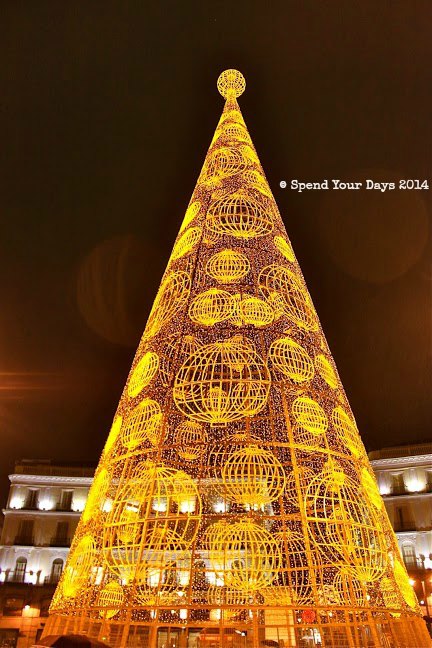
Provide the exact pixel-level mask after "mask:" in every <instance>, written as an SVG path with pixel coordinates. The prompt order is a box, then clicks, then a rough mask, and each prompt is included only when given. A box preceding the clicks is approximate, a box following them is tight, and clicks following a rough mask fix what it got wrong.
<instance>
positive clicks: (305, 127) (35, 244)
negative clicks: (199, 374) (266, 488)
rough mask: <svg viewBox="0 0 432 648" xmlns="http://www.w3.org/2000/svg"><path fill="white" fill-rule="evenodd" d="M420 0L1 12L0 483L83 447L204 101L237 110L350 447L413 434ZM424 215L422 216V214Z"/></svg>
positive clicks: (422, 412) (424, 206) (425, 393)
mask: <svg viewBox="0 0 432 648" xmlns="http://www.w3.org/2000/svg"><path fill="white" fill-rule="evenodd" d="M431 20H432V5H431V3H430V2H428V1H425V2H398V1H395V2H391V3H390V2H378V3H377V2H375V1H373V2H369V1H365V0H362V1H361V2H360V1H359V2H357V1H354V0H352V1H351V2H342V1H340V2H331V1H329V2H320V1H319V0H316V1H314V2H311V1H307V0H303V1H296V2H293V1H291V0H288V1H284V2H275V1H273V2H270V3H263V2H261V1H260V2H242V1H237V2H230V3H228V2H187V1H185V0H183V1H182V2H156V3H150V2H142V1H141V0H139V1H136V2H123V1H118V2H112V1H111V0H104V1H103V2H98V1H93V2H79V1H75V2H58V0H53V1H52V2H43V1H42V0H39V1H38V2H32V1H28V2H24V1H17V0H11V1H9V2H8V1H6V0H4V1H3V2H2V3H1V7H0V151H1V153H0V164H1V168H0V210H1V211H0V221H1V229H0V277H1V294H0V298H1V303H0V370H1V387H0V425H1V427H0V443H1V452H0V487H1V488H2V489H3V493H4V492H5V488H6V485H7V479H6V476H7V474H8V472H10V470H11V469H12V466H13V461H14V460H15V459H16V458H21V457H28V458H53V459H58V460H67V459H70V460H86V461H87V460H92V459H94V460H96V459H97V458H98V456H99V453H100V451H101V448H102V445H103V443H104V440H105V438H106V435H107V431H108V428H109V425H110V420H111V417H112V415H113V413H114V411H115V408H116V405H117V401H118V399H119V396H120V393H121V390H122V387H123V384H124V381H125V379H126V376H127V373H128V370H129V366H130V363H131V361H132V357H133V354H134V351H135V347H136V345H137V343H138V340H139V337H140V334H141V331H142V330H143V328H144V325H145V321H146V318H147V314H148V312H149V308H150V306H151V303H152V300H153V297H154V295H155V292H156V290H157V287H158V284H159V280H160V277H161V274H162V272H163V270H164V267H165V264H166V262H167V259H168V255H169V253H170V250H171V247H172V244H173V240H174V238H175V235H176V232H177V230H178V227H179V225H180V222H181V219H182V217H183V214H184V211H185V208H186V205H187V202H188V200H189V197H190V194H191V193H192V190H193V187H194V185H195V182H196V179H197V176H198V173H199V170H200V168H201V165H202V162H203V159H204V155H205V153H206V150H207V147H208V145H209V142H210V140H211V137H212V135H213V132H214V129H215V126H216V123H217V121H218V119H219V116H220V112H221V110H222V106H223V102H222V98H221V97H220V95H219V94H218V93H217V91H216V79H217V77H218V75H219V73H220V72H221V71H222V70H224V69H225V68H227V67H236V68H238V69H240V70H241V71H242V72H243V74H244V75H245V77H246V81H247V89H246V92H245V94H244V95H243V96H242V97H241V100H240V103H241V108H242V111H243V115H244V117H245V119H246V123H247V125H248V127H249V131H250V133H251V136H252V138H253V140H254V143H255V146H256V148H257V150H258V154H259V155H260V158H261V161H262V163H263V166H264V169H265V171H266V174H267V176H268V179H269V182H270V185H271V187H272V189H273V192H274V194H275V198H276V200H277V202H278V205H279V208H280V210H281V213H282V215H283V217H284V220H285V224H286V227H287V230H288V234H289V236H290V238H291V240H292V243H293V246H294V249H295V251H296V253H297V256H298V258H299V261H300V264H301V267H302V269H303V272H304V275H305V277H306V281H307V283H308V286H309V290H310V292H311V295H312V297H313V299H314V302H315V305H316V307H317V310H318V314H319V316H320V319H321V322H322V325H323V328H324V331H325V332H326V335H327V339H328V341H329V344H330V348H331V349H332V351H333V354H334V357H335V359H336V363H337V365H338V367H339V370H340V374H341V377H342V380H343V382H344V385H345V388H346V391H347V393H348V397H349V399H350V401H351V405H352V408H353V410H354V413H355V415H356V418H357V421H358V424H359V428H360V431H361V433H362V436H363V439H364V441H365V443H366V446H367V448H368V449H374V448H379V447H382V446H384V445H392V444H398V443H407V442H418V441H421V440H426V439H428V438H430V437H431V407H430V395H431V387H432V378H431V376H432V362H431V329H432V327H431V306H432V299H431V295H432V292H431V287H432V283H431V274H432V273H431V262H430V259H431V242H430V241H431V237H430V227H428V221H430V212H431V197H432V190H429V191H411V192H402V191H393V192H390V193H389V192H387V193H380V192H376V191H365V190H364V191H361V192H349V193H347V192H345V193H343V192H335V191H328V192H325V191H321V192H320V191H315V192H309V193H307V192H305V193H301V194H298V193H295V192H293V191H291V190H289V189H285V190H282V189H280V187H279V181H280V180H282V179H285V180H287V181H289V180H290V179H291V178H298V179H302V180H309V181H312V180H322V179H324V178H329V179H330V178H344V179H348V180H358V179H361V178H363V179H365V178H374V179H376V180H378V181H386V180H388V181H393V180H395V179H397V180H398V179H399V178H419V179H421V180H422V179H425V178H427V179H428V180H429V182H431V181H432V173H431V170H432V160H431V151H432V147H431V140H432V128H431V124H432V118H431V112H432V110H431V109H432V105H431V104H432V78H431V77H432V72H431V70H432V68H431V60H432V40H431V37H430V25H431ZM429 225H430V222H429Z"/></svg>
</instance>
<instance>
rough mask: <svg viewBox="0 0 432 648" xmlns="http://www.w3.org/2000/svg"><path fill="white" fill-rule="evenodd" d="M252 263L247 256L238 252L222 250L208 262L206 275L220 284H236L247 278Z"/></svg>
mask: <svg viewBox="0 0 432 648" xmlns="http://www.w3.org/2000/svg"><path fill="white" fill-rule="evenodd" d="M249 270H250V262H249V259H248V258H247V256H246V255H245V254H243V253H242V252H238V251H236V250H222V252H218V253H217V254H214V255H213V256H212V257H210V259H209V260H208V261H207V265H206V273H207V274H208V275H209V276H210V277H212V279H215V280H216V281H218V282H220V283H226V284H230V283H235V282H236V281H238V280H239V279H242V278H243V277H245V276H246V275H247V274H248V272H249Z"/></svg>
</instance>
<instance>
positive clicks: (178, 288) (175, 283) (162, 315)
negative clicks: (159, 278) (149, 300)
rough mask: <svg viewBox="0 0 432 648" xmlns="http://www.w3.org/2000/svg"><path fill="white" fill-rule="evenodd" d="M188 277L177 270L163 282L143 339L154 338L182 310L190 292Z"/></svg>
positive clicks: (185, 273)
mask: <svg viewBox="0 0 432 648" xmlns="http://www.w3.org/2000/svg"><path fill="white" fill-rule="evenodd" d="M190 285H191V284H190V276H189V274H188V273H187V272H183V271H182V270H179V271H178V272H171V273H170V274H168V275H167V277H166V278H165V279H164V280H163V282H162V284H161V287H160V288H159V292H158V294H157V295H156V299H155V301H154V304H153V308H152V310H151V312H150V315H149V318H148V321H147V326H146V330H145V331H144V338H145V339H148V338H151V337H154V336H155V335H157V333H159V331H160V330H161V328H162V327H163V326H165V324H167V323H168V322H169V320H170V319H171V318H172V317H173V315H174V314H176V313H178V311H179V310H180V309H181V308H183V306H184V305H185V303H186V301H187V299H188V297H189V292H190Z"/></svg>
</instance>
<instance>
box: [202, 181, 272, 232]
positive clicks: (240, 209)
mask: <svg viewBox="0 0 432 648" xmlns="http://www.w3.org/2000/svg"><path fill="white" fill-rule="evenodd" d="M273 216H274V214H273V206H272V204H271V202H270V201H267V202H265V201H264V200H257V199H256V198H254V197H253V196H252V195H250V194H248V193H246V192H242V191H237V192H235V193H232V194H230V195H228V196H227V197H224V198H220V199H219V200H215V201H214V202H213V203H211V205H210V207H209V208H208V211H207V225H208V228H209V229H210V230H211V231H213V232H216V233H217V234H227V235H230V236H234V237H236V238H240V239H243V238H244V239H250V238H255V237H258V236H266V234H269V233H270V232H271V231H272V230H273Z"/></svg>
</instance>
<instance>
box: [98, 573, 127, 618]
mask: <svg viewBox="0 0 432 648" xmlns="http://www.w3.org/2000/svg"><path fill="white" fill-rule="evenodd" d="M123 601H124V593H123V588H122V586H121V585H120V584H119V583H116V582H115V581H111V582H110V583H108V584H107V585H105V587H103V588H102V589H101V591H100V592H99V594H98V597H97V601H96V605H97V606H99V607H101V608H102V609H101V610H99V616H101V617H103V618H105V619H112V618H113V617H115V616H116V614H118V613H119V612H120V610H121V608H122V606H123Z"/></svg>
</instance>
